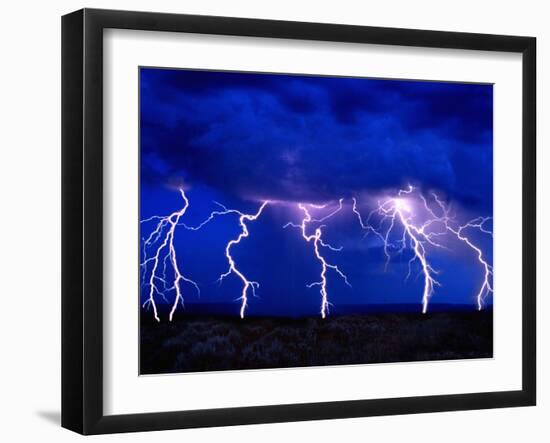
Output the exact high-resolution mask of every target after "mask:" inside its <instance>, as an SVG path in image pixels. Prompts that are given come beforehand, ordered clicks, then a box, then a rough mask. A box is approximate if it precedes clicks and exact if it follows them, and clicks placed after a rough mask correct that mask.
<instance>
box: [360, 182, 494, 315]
mask: <svg viewBox="0 0 550 443" xmlns="http://www.w3.org/2000/svg"><path fill="white" fill-rule="evenodd" d="M414 190H415V188H414V187H413V186H411V185H409V186H408V187H407V189H401V190H399V191H398V193H397V197H391V198H388V199H386V200H384V201H383V202H378V206H377V208H376V209H374V210H373V211H371V213H370V214H369V216H368V218H367V220H366V221H364V220H363V218H362V216H361V213H360V212H359V210H358V209H357V203H356V201H355V199H354V201H353V211H354V213H355V214H356V215H357V217H358V219H359V223H360V225H361V227H362V228H363V229H364V230H365V231H367V234H366V235H368V234H369V233H373V234H375V235H377V236H378V237H379V238H380V239H381V240H382V244H383V245H384V254H385V255H386V267H387V264H388V263H389V261H390V259H391V254H390V247H391V246H393V244H392V242H391V235H392V232H393V231H394V229H396V228H395V226H396V223H397V224H399V225H401V227H402V233H401V236H400V237H399V239H398V240H397V243H398V249H397V253H401V252H403V250H404V249H405V248H406V247H407V245H409V246H410V248H411V250H412V251H413V253H414V255H413V257H412V258H411V259H410V260H409V262H408V267H409V272H408V273H407V276H406V278H405V279H407V278H408V277H409V276H410V273H411V265H412V263H414V261H418V262H419V263H420V266H421V270H422V274H423V275H424V288H423V293H422V313H426V312H427V310H428V305H429V300H430V298H431V297H432V295H433V294H434V290H435V287H436V286H441V285H440V283H439V282H438V281H437V280H436V279H435V275H437V273H438V272H437V271H436V270H435V269H434V268H433V267H432V266H431V265H430V263H429V261H428V258H427V250H426V247H427V246H428V245H431V246H432V247H435V248H444V249H446V247H445V246H444V245H443V244H441V243H440V242H439V241H438V240H437V239H438V238H439V237H442V236H444V235H445V234H446V233H451V234H452V235H453V236H454V237H456V238H457V239H458V240H459V241H461V242H462V243H464V244H465V245H467V246H468V247H469V248H470V249H472V250H473V251H475V253H476V254H477V259H478V261H479V263H480V264H481V266H482V268H483V269H484V279H483V282H482V285H481V287H480V289H479V291H478V293H477V295H476V301H477V307H478V310H481V309H482V307H483V302H484V299H485V298H486V296H487V295H488V294H489V293H491V292H492V290H493V288H492V284H491V278H492V273H493V269H492V266H491V265H489V264H488V262H487V260H486V259H485V258H484V254H483V252H482V250H481V248H480V247H479V246H477V245H476V244H475V243H474V242H473V240H472V239H471V238H470V237H468V236H467V235H466V233H465V230H467V229H470V228H475V229H478V230H479V231H480V232H483V233H486V234H491V235H492V232H491V231H490V230H488V229H486V228H485V227H484V225H485V224H486V223H487V221H488V220H490V219H491V217H478V218H475V219H473V220H471V221H469V222H468V223H466V224H464V225H459V224H457V223H456V221H455V220H454V218H453V217H452V216H451V215H450V211H449V209H448V208H447V207H446V206H445V204H444V203H443V201H442V200H441V199H440V198H439V197H438V196H437V194H435V193H432V194H431V195H432V198H433V199H434V201H435V202H436V204H437V206H438V207H439V208H440V210H441V212H442V214H441V215H437V214H436V213H435V211H434V210H433V209H432V208H431V207H430V205H429V203H428V200H427V199H426V197H425V196H424V195H423V194H422V193H420V192H418V196H419V199H420V200H421V201H422V204H423V207H424V209H425V210H426V211H427V213H428V214H429V217H428V218H427V220H426V221H424V222H423V223H421V224H418V223H415V221H414V214H413V206H412V203H411V202H410V201H409V196H410V195H411V194H412V193H413V191H414ZM375 214H377V215H378V216H380V217H381V218H380V223H379V225H378V227H377V228H375V227H373V226H372V225H371V224H370V220H371V218H372V216H373V215H375ZM384 223H386V225H387V227H386V228H384V227H383V225H384ZM438 228H439V229H438Z"/></svg>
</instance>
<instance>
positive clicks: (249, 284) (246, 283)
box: [183, 200, 270, 318]
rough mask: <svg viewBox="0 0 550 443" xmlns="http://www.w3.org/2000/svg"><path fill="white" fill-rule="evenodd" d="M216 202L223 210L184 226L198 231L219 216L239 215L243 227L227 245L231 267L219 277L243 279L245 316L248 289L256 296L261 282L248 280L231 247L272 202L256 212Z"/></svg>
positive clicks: (247, 233) (246, 235)
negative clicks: (194, 224)
mask: <svg viewBox="0 0 550 443" xmlns="http://www.w3.org/2000/svg"><path fill="white" fill-rule="evenodd" d="M214 203H215V204H217V205H218V206H219V207H220V208H221V210H218V211H212V212H211V213H210V215H209V216H208V218H207V219H206V220H204V221H203V222H202V223H200V224H199V225H197V226H187V225H185V224H183V226H184V227H185V228H186V229H189V230H193V231H197V230H199V229H201V228H203V227H204V226H205V225H206V224H208V223H210V222H211V221H212V220H213V219H214V218H216V217H217V216H221V215H227V214H237V215H238V216H239V226H240V227H241V232H240V233H239V235H238V236H237V238H235V239H233V240H230V241H229V242H228V243H227V245H226V246H225V257H226V258H227V262H228V263H229V268H228V270H227V271H226V272H224V273H223V274H221V275H220V277H219V278H218V282H220V283H221V282H222V281H223V280H224V279H225V278H227V277H229V276H230V275H231V274H234V275H235V276H237V277H238V278H239V279H240V280H241V281H242V283H243V289H242V292H241V296H240V297H239V298H238V299H237V300H238V301H240V302H241V309H240V316H241V318H244V313H245V310H246V307H247V305H248V290H249V289H250V291H251V292H252V295H253V296H256V289H258V288H259V286H260V284H259V283H258V282H257V281H253V280H248V278H247V277H246V276H245V275H244V274H243V273H242V272H241V271H240V270H239V268H238V267H237V264H236V263H235V259H234V258H233V256H232V255H231V249H232V248H233V246H235V245H237V244H239V243H240V242H241V240H242V239H244V238H247V237H248V236H249V232H248V226H247V225H246V222H247V221H255V220H257V219H258V217H260V215H261V214H262V212H263V210H264V208H265V207H266V206H267V205H268V204H269V203H270V202H269V201H268V200H266V201H264V202H263V203H262V204H261V206H260V208H259V209H258V211H257V212H256V213H254V214H245V213H243V212H241V211H238V210H236V209H228V208H226V207H225V206H224V205H222V204H221V203H218V202H214Z"/></svg>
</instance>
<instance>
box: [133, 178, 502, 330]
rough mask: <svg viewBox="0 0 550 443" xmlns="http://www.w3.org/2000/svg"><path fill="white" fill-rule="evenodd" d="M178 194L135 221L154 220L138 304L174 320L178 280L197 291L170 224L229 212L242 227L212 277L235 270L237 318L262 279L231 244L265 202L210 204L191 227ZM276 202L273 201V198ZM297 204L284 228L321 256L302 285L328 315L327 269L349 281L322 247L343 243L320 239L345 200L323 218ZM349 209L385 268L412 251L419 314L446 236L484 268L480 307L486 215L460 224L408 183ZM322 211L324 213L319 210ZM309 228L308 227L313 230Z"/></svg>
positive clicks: (487, 282) (482, 295)
mask: <svg viewBox="0 0 550 443" xmlns="http://www.w3.org/2000/svg"><path fill="white" fill-rule="evenodd" d="M179 192H180V194H181V197H182V199H183V202H184V204H183V207H182V208H181V209H179V210H178V211H175V212H173V213H171V214H169V215H167V216H159V215H154V216H152V217H149V218H147V219H145V220H142V221H141V223H151V222H155V223H156V225H155V227H154V229H153V230H152V232H151V233H150V234H149V236H148V237H147V238H144V239H143V253H142V257H143V261H142V263H141V268H142V285H143V287H145V288H147V291H148V292H147V299H146V300H145V302H144V303H143V305H142V306H143V307H144V308H149V307H151V308H152V309H153V313H154V317H155V319H156V320H157V321H160V316H159V311H158V297H162V299H163V300H164V301H165V302H166V303H168V304H169V306H170V313H169V320H170V321H172V319H173V317H174V313H175V311H176V309H177V307H178V305H180V304H181V306H182V307H183V306H184V294H183V290H184V288H182V286H184V283H187V284H188V285H190V286H193V287H194V289H195V290H196V291H197V293H198V294H199V295H200V288H199V286H198V284H197V283H196V282H195V281H194V280H192V279H190V278H189V277H187V276H186V275H184V274H183V273H182V272H181V270H180V265H179V264H178V259H177V253H176V247H175V245H174V237H175V231H176V227H178V226H183V227H184V228H185V229H187V230H190V231H198V230H201V229H202V228H203V227H204V226H205V225H207V224H208V223H210V222H211V221H212V220H214V219H215V218H216V217H218V216H224V215H230V214H233V215H235V216H237V217H238V224H239V227H240V232H239V234H238V236H237V237H236V238H233V239H231V240H229V241H228V242H227V244H226V245H225V257H226V259H227V263H228V268H227V270H226V271H225V272H224V273H222V274H221V275H220V276H219V278H218V282H219V283H220V284H221V283H222V282H223V280H224V279H226V278H227V277H229V276H230V275H231V274H233V275H235V276H236V277H237V278H238V279H239V280H240V281H241V282H242V291H241V294H240V296H239V297H238V298H237V301H239V302H240V310H239V313H240V317H241V318H243V317H244V315H245V311H246V308H247V306H248V301H249V296H250V294H252V295H253V296H256V290H257V289H258V288H259V286H260V284H259V283H258V282H257V281H254V280H249V278H248V277H247V276H245V274H244V273H243V272H242V271H241V270H240V269H239V267H238V266H237V263H236V261H235V258H234V257H233V255H232V251H233V248H234V247H235V246H236V245H238V244H240V243H241V241H242V240H243V239H245V238H247V237H249V235H250V233H249V230H248V224H249V223H250V222H253V221H256V220H257V219H258V218H259V217H260V216H261V215H262V213H263V211H264V209H265V207H266V206H267V205H268V204H270V203H271V202H270V201H267V200H266V201H263V202H262V203H261V205H260V206H259V208H258V210H257V211H256V212H255V213H244V212H241V211H239V210H236V209H228V208H227V207H225V206H224V205H222V204H220V203H217V202H214V203H215V204H216V205H217V206H219V209H216V210H214V211H212V212H211V213H210V214H209V216H208V217H207V218H206V219H205V220H204V221H203V222H201V223H200V224H198V225H197V226H189V225H187V224H186V223H185V222H183V221H182V218H183V217H184V215H185V214H186V212H187V209H188V208H189V200H188V198H187V196H186V194H185V192H184V190H183V189H180V190H179ZM274 203H276V202H274ZM297 206H298V209H299V210H300V211H301V213H302V214H303V217H302V219H301V221H300V223H293V222H289V223H287V224H286V225H284V226H283V227H284V228H287V227H289V226H291V227H294V228H297V229H299V230H300V233H301V236H302V238H303V240H305V241H306V242H307V243H309V244H311V245H312V247H313V253H314V256H315V259H316V260H317V261H318V262H319V264H320V266H321V269H320V275H319V280H318V281H315V282H312V283H309V284H307V285H306V287H308V288H312V287H314V286H316V287H319V293H320V295H321V306H320V314H321V317H322V318H326V316H327V315H328V313H329V309H330V307H331V306H332V304H331V302H330V300H329V293H328V289H327V282H328V276H327V275H328V273H329V271H333V272H334V273H335V274H337V275H338V276H340V278H342V279H343V281H344V283H345V284H346V285H348V286H350V287H351V284H350V283H349V281H348V277H347V276H346V274H344V273H343V272H342V270H341V269H340V268H339V267H338V266H337V265H335V264H332V263H330V262H329V261H328V260H327V259H326V257H325V253H324V249H328V250H330V251H335V252H338V251H341V250H342V248H341V247H334V246H332V245H331V244H329V243H328V242H326V241H325V240H324V239H323V229H324V228H325V227H326V224H325V222H327V221H328V220H329V219H331V218H332V217H333V216H335V215H336V214H338V213H339V212H340V211H341V210H342V208H343V199H340V200H338V204H337V205H336V207H335V208H334V209H332V210H330V212H328V213H326V214H325V215H323V216H318V217H317V218H315V217H314V216H313V215H312V214H316V213H318V211H320V210H323V209H327V208H328V207H329V204H321V205H316V204H304V203H299V204H298V205H297ZM352 211H353V214H354V215H355V217H356V218H357V220H358V222H359V225H360V227H361V228H362V229H363V230H364V232H365V236H368V235H374V236H376V237H377V238H378V239H379V240H380V242H381V244H382V245H383V251H384V255H385V267H386V268H387V267H388V265H389V263H390V261H391V259H392V257H393V256H395V255H398V254H402V253H403V252H404V251H405V250H410V251H411V252H412V256H411V258H410V259H409V261H408V273H407V275H406V277H405V280H406V279H408V278H409V276H410V275H411V272H412V266H413V264H414V263H418V265H419V267H420V273H419V275H422V276H423V282H424V284H423V290H422V298H421V300H422V313H426V312H427V311H428V307H429V302H430V300H431V298H432V296H433V295H434V292H435V291H436V288H437V287H438V286H441V284H440V282H439V281H438V280H437V275H438V271H437V270H436V269H434V267H433V266H432V264H431V262H432V260H431V259H430V257H431V252H432V249H433V250H435V249H447V248H448V247H447V243H446V242H445V240H446V239H447V238H448V237H449V236H450V237H452V238H455V239H456V240H457V241H459V242H460V243H461V244H462V245H464V246H465V247H467V248H469V249H470V250H471V251H472V252H473V253H474V254H475V256H476V259H477V262H478V263H479V265H480V267H481V269H482V270H483V280H482V282H481V284H480V286H479V289H478V290H477V294H476V296H475V298H476V304H477V308H478V310H481V309H482V308H483V306H484V305H485V301H486V298H487V297H488V296H489V295H490V294H492V292H493V283H492V281H493V267H492V265H491V264H489V261H488V259H487V257H486V255H485V254H484V252H483V250H482V247H481V246H480V245H479V244H478V243H477V242H476V240H475V238H478V237H474V236H473V235H472V233H473V232H475V231H477V232H478V233H481V234H484V235H491V236H492V235H493V233H492V231H491V229H489V227H488V226H489V222H490V220H492V218H491V217H477V218H474V219H472V220H470V221H468V222H467V223H464V224H460V223H459V222H457V220H456V217H455V216H454V215H452V214H451V212H450V209H449V207H447V205H446V204H445V203H444V201H443V200H442V199H440V198H439V197H438V195H437V194H435V193H433V192H432V193H430V194H427V195H424V194H422V193H421V192H420V190H418V189H416V188H414V187H413V186H410V185H409V186H408V187H406V188H405V189H401V190H399V191H398V192H397V193H396V194H395V195H394V196H392V197H388V198H385V199H383V200H379V201H378V202H377V204H376V206H375V209H373V210H372V211H371V212H370V213H369V214H368V217H366V218H364V217H363V216H362V214H361V212H360V210H359V207H358V202H357V199H356V198H352ZM322 212H326V211H322ZM312 227H313V228H314V229H313V231H312ZM172 292H173V293H174V294H175V295H174V297H173V300H171V301H170V300H169V298H168V294H170V293H172Z"/></svg>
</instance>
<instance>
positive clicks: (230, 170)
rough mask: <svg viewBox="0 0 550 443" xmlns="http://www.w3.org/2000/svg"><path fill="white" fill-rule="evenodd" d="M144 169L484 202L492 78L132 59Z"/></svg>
mask: <svg viewBox="0 0 550 443" xmlns="http://www.w3.org/2000/svg"><path fill="white" fill-rule="evenodd" d="M141 141H142V146H141V149H142V150H141V154H142V177H143V178H144V179H145V180H149V181H156V182H162V181H166V180H168V179H169V178H170V177H173V176H176V177H177V176H180V177H184V179H185V180H186V181H187V182H191V184H192V183H193V182H195V183H203V184H207V185H209V186H212V187H214V188H217V189H222V190H224V191H225V192H227V193H233V194H235V195H237V196H240V197H244V198H254V197H258V198H272V199H282V200H296V201H300V200H301V201H308V200H324V199H332V198H338V197H340V196H342V197H348V196H350V195H354V194H357V193H360V192H365V191H366V192H368V191H374V192H377V191H379V190H380V189H384V188H392V187H399V186H403V185H404V184H406V183H407V182H414V183H417V184H420V185H422V186H424V187H427V188H436V189H439V190H441V191H443V192H445V193H446V194H447V195H448V196H449V197H450V198H453V199H456V200H459V201H460V202H461V203H462V204H464V205H466V206H471V207H475V206H483V207H487V208H490V206H491V204H492V87H491V86H488V85H469V84H457V83H454V84H451V83H435V82H411V81H387V80H367V79H350V78H328V77H306V76H290V75H261V74H240V73H223V72H206V71H185V70H160V69H142V70H141Z"/></svg>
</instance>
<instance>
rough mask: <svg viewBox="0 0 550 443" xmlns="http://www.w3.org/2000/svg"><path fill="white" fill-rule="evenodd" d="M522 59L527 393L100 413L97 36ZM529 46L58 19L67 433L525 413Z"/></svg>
mask: <svg viewBox="0 0 550 443" xmlns="http://www.w3.org/2000/svg"><path fill="white" fill-rule="evenodd" d="M107 28H118V29H133V30H148V31H171V32H185V33H199V34H217V35H228V36H231V35H233V36H250V37H269V38H280V39H302V40H317V41H327V42H354V43H369V44H378V45H398V46H416V47H431V48H455V49H470V50H482V51H503V52H512V53H520V54H522V64H523V80H522V82H523V85H522V88H523V97H522V131H523V135H522V153H523V165H522V166H523V189H522V195H523V203H522V204H523V214H522V220H523V233H522V240H523V246H522V248H523V249H522V254H523V257H522V261H523V269H522V271H523V273H522V278H523V281H522V322H523V323H522V334H523V335H522V389H521V390H517V391H505V392H479V393H469V394H456V395H435V396H421V397H403V398H391V399H370V400H356V401H333V402H322V403H307V404H286V405H265V406H260V407H236V408H224V409H208V410H189V411H170V412H160V413H142V414H130V415H104V413H103V407H102V405H103V375H102V374H103V334H102V327H103V318H102V316H103V306H102V304H103V302H102V283H103V276H102V267H103V246H102V245H103V227H102V223H103V197H102V196H103V181H102V179H103V146H102V140H103V87H102V84H103V30H104V29H107ZM535 113H536V39H535V38H533V37H515V36H503V35H484V34H471V33H456V32H440V31H421V30H411V29H390V28H377V27H364V26H348V25H337V24H319V23H301V22H288V21H274V20H256V19H243V18H228V17H210V16H196V15H179V14H161V13H149V12H127V11H110V10H97V9H83V10H79V11H76V12H73V13H71V14H68V15H65V16H63V18H62V426H63V427H65V428H68V429H71V430H73V431H76V432H79V433H82V434H103V433H115V432H132V431H151V430H162V429H178V428H194V427H210V426H227V425H239V424H254V423H273V422H285V421H300V420H320V419H331V418H346V417H363V416H379V415H390V414H412V413H424V412H436V411H457V410H466V409H485V408H501V407H513V406H530V405H535V403H536V353H535V351H536V341H535V340H536V293H535V291H536V283H535V282H536V278H535V277H536V276H535V272H536V271H535V268H536V267H535V263H536V175H535V174H536V151H535V148H536V146H535V144H536V142H535V140H536V137H535V131H536V119H535Z"/></svg>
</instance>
